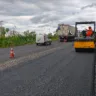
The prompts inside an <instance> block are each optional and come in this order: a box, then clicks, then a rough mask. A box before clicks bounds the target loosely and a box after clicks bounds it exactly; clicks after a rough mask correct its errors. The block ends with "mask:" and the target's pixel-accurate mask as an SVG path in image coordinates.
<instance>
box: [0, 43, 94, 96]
mask: <svg viewBox="0 0 96 96" xmlns="http://www.w3.org/2000/svg"><path fill="white" fill-rule="evenodd" d="M68 44H69V45H68V46H67V47H66V48H63V49H60V50H57V51H55V52H53V53H51V54H48V55H46V56H43V57H40V58H38V59H35V60H30V61H27V62H24V63H23V64H22V66H18V67H16V68H12V69H9V70H6V71H4V72H1V73H0V96H92V95H91V93H92V67H93V59H94V53H87V52H81V53H76V52H75V50H74V48H73V46H72V43H68ZM66 45H67V44H65V43H59V42H54V43H53V45H51V46H47V48H49V49H50V48H52V47H57V46H62V47H63V46H66ZM20 48H21V49H20ZM31 49H32V50H31ZM37 49H39V50H38V51H43V50H46V46H45V47H44V46H38V47H36V45H32V46H31V45H28V47H27V46H26V47H25V48H23V47H17V48H16V50H17V52H18V53H17V54H18V55H17V56H21V55H24V54H28V53H30V52H33V51H34V52H35V51H36V50H37ZM1 50H3V49H1ZM5 50H6V52H7V51H8V50H9V49H5ZM22 50H23V52H25V50H28V53H26V52H25V53H23V52H21V51H22ZM29 50H31V51H29ZM38 51H36V52H38ZM2 52H3V51H2ZM4 52H5V51H4ZM19 52H21V54H19ZM2 55H3V53H2ZM3 56H5V57H6V58H7V56H6V55H3ZM0 58H3V57H2V56H0ZM0 60H1V59H0ZM6 60H7V59H6Z"/></svg>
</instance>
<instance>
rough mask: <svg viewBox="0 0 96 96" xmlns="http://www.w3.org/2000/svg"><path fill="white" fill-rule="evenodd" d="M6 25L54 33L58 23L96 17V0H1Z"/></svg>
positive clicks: (1, 11)
mask: <svg viewBox="0 0 96 96" xmlns="http://www.w3.org/2000/svg"><path fill="white" fill-rule="evenodd" d="M0 20H1V21H4V22H3V26H5V27H9V28H13V27H14V26H16V30H18V31H20V32H22V31H24V30H28V29H29V30H36V31H44V32H53V31H54V30H56V28H57V26H58V24H59V23H65V24H70V25H74V24H75V22H76V21H90V20H91V21H93V20H96V0H0Z"/></svg>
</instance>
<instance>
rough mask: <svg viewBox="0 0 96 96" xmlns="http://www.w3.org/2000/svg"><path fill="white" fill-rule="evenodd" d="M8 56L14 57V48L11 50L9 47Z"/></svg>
mask: <svg viewBox="0 0 96 96" xmlns="http://www.w3.org/2000/svg"><path fill="white" fill-rule="evenodd" d="M10 58H14V50H13V48H11V50H10Z"/></svg>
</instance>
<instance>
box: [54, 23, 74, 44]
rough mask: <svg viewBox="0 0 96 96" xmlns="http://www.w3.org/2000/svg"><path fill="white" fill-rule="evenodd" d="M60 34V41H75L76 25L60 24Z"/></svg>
mask: <svg viewBox="0 0 96 96" xmlns="http://www.w3.org/2000/svg"><path fill="white" fill-rule="evenodd" d="M56 31H57V34H58V36H59V40H60V42H63V41H64V40H65V39H66V40H67V41H73V40H74V38H75V27H74V26H71V25H65V24H58V29H57V30H56Z"/></svg>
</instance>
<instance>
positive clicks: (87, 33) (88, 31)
mask: <svg viewBox="0 0 96 96" xmlns="http://www.w3.org/2000/svg"><path fill="white" fill-rule="evenodd" d="M92 34H93V31H92V28H91V27H90V26H89V29H88V30H87V32H86V36H92Z"/></svg>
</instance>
